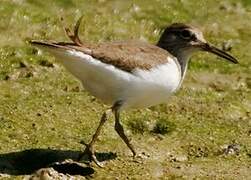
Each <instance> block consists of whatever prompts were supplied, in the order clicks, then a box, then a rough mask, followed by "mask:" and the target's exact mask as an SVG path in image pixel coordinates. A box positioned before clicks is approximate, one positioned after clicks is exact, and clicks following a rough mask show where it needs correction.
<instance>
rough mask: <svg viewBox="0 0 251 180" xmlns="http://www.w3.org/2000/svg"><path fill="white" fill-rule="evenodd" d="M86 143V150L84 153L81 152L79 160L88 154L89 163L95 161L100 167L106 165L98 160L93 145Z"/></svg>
mask: <svg viewBox="0 0 251 180" xmlns="http://www.w3.org/2000/svg"><path fill="white" fill-rule="evenodd" d="M84 145H85V146H86V147H85V150H84V152H83V153H81V154H80V155H79V158H78V160H79V161H81V160H83V159H85V156H87V159H88V163H91V162H92V161H93V162H94V163H95V164H96V165H97V166H98V167H100V168H102V167H104V165H103V164H102V163H100V162H99V161H98V159H97V157H96V155H95V152H94V150H93V148H92V146H90V145H89V144H85V143H84Z"/></svg>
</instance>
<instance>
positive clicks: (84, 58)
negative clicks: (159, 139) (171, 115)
mask: <svg viewBox="0 0 251 180" xmlns="http://www.w3.org/2000/svg"><path fill="white" fill-rule="evenodd" d="M47 50H49V51H50V52H51V53H53V54H54V55H55V56H56V59H58V60H59V61H60V62H61V63H62V64H63V65H64V66H65V67H66V68H67V69H68V70H69V71H70V72H71V73H72V74H73V75H74V76H75V77H77V78H78V79H79V80H80V81H81V82H82V84H83V86H84V87H85V88H86V90H88V91H89V92H90V93H91V94H92V95H94V96H96V97H97V98H99V99H101V100H103V101H104V102H106V103H109V104H113V103H115V102H116V101H118V100H122V101H123V102H124V105H123V107H122V108H123V109H128V108H142V107H149V106H152V105H156V104H159V103H163V102H166V101H167V99H168V97H169V96H170V94H171V93H173V92H174V91H175V90H176V89H177V88H178V87H179V82H180V80H181V73H180V69H179V66H177V64H176V61H175V60H173V59H169V60H168V63H166V64H163V65H160V66H158V67H155V68H152V69H151V70H150V71H146V70H140V69H135V71H134V72H133V73H128V72H125V71H122V70H120V69H118V68H116V67H114V66H113V65H108V64H105V63H102V62H101V61H99V60H97V59H95V58H93V57H91V56H89V55H86V54H84V53H82V52H78V51H75V50H67V51H63V50H60V49H47Z"/></svg>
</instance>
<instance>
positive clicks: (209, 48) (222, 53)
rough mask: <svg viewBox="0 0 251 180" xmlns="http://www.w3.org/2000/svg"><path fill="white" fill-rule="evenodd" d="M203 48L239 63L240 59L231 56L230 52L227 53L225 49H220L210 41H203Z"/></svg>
mask: <svg viewBox="0 0 251 180" xmlns="http://www.w3.org/2000/svg"><path fill="white" fill-rule="evenodd" d="M201 48H202V49H203V50H204V51H207V52H210V53H213V54H215V55H217V56H219V57H222V58H224V59H226V60H228V61H230V62H232V63H234V64H238V63H239V62H238V60H237V59H236V58H235V57H233V56H231V55H230V54H228V53H226V52H225V51H223V50H221V49H219V48H217V47H215V46H212V45H210V44H208V43H203V44H202V46H201Z"/></svg>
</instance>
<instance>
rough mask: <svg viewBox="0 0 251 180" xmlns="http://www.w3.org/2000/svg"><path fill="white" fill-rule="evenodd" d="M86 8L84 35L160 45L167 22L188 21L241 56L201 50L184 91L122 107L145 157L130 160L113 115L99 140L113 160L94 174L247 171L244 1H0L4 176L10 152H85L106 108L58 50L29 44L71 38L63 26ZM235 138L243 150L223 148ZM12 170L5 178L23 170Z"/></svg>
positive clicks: (250, 15) (228, 175)
mask: <svg viewBox="0 0 251 180" xmlns="http://www.w3.org/2000/svg"><path fill="white" fill-rule="evenodd" d="M82 14H84V18H83V23H82V24H81V27H80V36H81V38H82V39H83V40H84V41H91V42H99V41H113V40H124V39H125V40H127V39H137V40H138V39H140V40H142V41H149V42H151V43H155V42H156V41H157V39H158V38H159V36H160V33H161V32H162V31H163V29H164V28H165V26H166V25H168V24H170V23H172V22H187V23H192V24H195V25H198V26H200V27H201V28H202V29H203V31H204V33H205V36H206V39H208V40H209V41H210V42H211V43H213V44H215V45H217V46H218V47H222V43H223V42H227V41H231V42H232V44H231V45H232V46H233V47H232V50H231V54H233V55H235V56H236V57H237V58H238V59H239V61H240V64H239V65H232V64H229V63H227V62H224V61H221V60H220V59H219V58H216V57H215V56H213V55H208V54H205V53H204V54H203V53H199V54H197V55H195V56H193V57H192V60H191V62H190V66H189V71H188V74H187V76H186V79H185V82H184V84H183V86H182V89H181V90H180V91H179V92H178V93H177V94H176V95H174V96H173V97H172V98H171V99H170V103H169V104H166V105H158V106H155V107H151V108H148V109H144V110H136V111H130V112H127V113H123V114H122V118H123V120H122V121H123V124H124V125H125V128H126V133H127V134H128V135H130V136H131V137H132V139H133V143H134V144H135V146H136V149H137V151H138V152H143V154H144V155H145V156H146V157H145V158H143V159H140V160H137V161H133V158H132V157H131V154H130V152H129V150H128V149H127V148H126V147H125V145H124V144H123V142H121V140H120V139H119V138H118V136H117V134H116V133H115V131H113V126H114V122H113V120H112V119H111V120H109V121H108V123H107V124H106V125H105V128H104V130H103V131H102V135H101V137H100V139H99V141H98V143H97V144H96V148H97V151H98V152H113V153H117V158H115V159H113V160H110V161H107V163H106V166H105V168H103V169H100V168H95V173H94V175H93V177H94V179H104V178H105V179H115V178H118V179H126V178H129V179H142V177H146V179H193V178H195V179H248V178H249V177H250V175H251V174H250V172H251V171H250V158H251V157H250V154H251V148H250V147H251V141H250V131H251V128H250V127H251V111H250V109H251V92H250V88H251V85H250V84H251V83H250V74H251V68H250V67H251V60H250V59H251V52H250V45H251V44H250V42H251V31H250V29H251V23H250V22H251V21H250V20H251V4H250V1H248V0H242V1H241V0H239V1H234V0H228V1H227V0H225V1H220V0H207V1H195V0H190V1H171V0H170V1H167V0H158V1H157V0H156V1H154V3H153V1H146V0H145V1H143V0H136V1H123V0H119V1H106V0H93V1H87V0H85V1H80V0H63V1H62V0H54V1H49V0H44V1H38V0H22V1H16V0H2V1H1V2H0V15H1V19H0V102H1V103H0V128H1V131H0V144H1V146H0V174H1V173H6V168H4V167H5V166H6V163H5V160H6V158H5V157H6V154H8V153H11V152H16V153H17V154H18V155H22V152H23V151H24V150H32V149H41V150H42V149H48V148H49V149H54V150H57V151H63V150H64V151H66V150H71V151H75V152H78V151H80V150H82V149H83V148H84V147H83V145H82V144H81V143H80V142H81V141H84V142H88V141H89V140H90V138H91V135H92V134H93V132H94V130H95V128H96V126H97V123H98V121H99V118H100V116H101V112H102V111H103V110H104V109H106V108H107V106H105V105H103V104H102V103H100V102H99V100H97V99H95V98H94V97H92V96H90V95H89V94H88V92H86V91H85V90H84V89H83V88H82V87H81V85H80V83H79V82H78V81H77V80H76V79H75V78H74V77H73V76H71V75H70V74H69V73H68V72H67V71H66V70H65V69H64V68H63V67H62V66H61V65H60V64H58V63H57V62H56V61H55V59H54V58H53V57H52V56H50V55H49V54H46V53H41V52H40V51H37V50H36V49H35V48H33V47H31V46H30V45H28V44H27V40H29V39H52V40H59V41H65V40H67V38H66V36H65V33H64V31H63V24H65V25H66V26H71V25H73V24H74V22H75V21H76V20H77V19H78V18H79V16H81V15H82ZM60 17H63V18H64V22H61V21H60ZM154 130H155V132H158V133H160V134H158V133H153V132H154ZM169 131H170V132H171V133H169ZM231 145H232V146H233V147H238V148H239V149H238V153H237V152H235V151H233V153H232V154H228V153H224V152H227V151H226V150H224V148H226V147H232V146H231ZM7 169H8V168H7ZM9 169H10V170H12V171H13V172H14V171H15V168H14V167H13V168H12V169H11V168H9ZM12 171H11V172H12ZM13 172H12V173H7V174H9V175H8V176H7V178H9V179H14V178H15V179H22V178H23V177H24V176H25V174H22V173H21V174H17V173H16V174H15V173H13ZM0 177H1V175H0Z"/></svg>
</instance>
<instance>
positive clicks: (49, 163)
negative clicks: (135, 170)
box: [0, 149, 116, 176]
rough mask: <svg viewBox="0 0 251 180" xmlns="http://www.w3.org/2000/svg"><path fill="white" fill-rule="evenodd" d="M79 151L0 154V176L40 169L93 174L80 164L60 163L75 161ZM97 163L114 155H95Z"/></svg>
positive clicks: (31, 151) (92, 171)
mask: <svg viewBox="0 0 251 180" xmlns="http://www.w3.org/2000/svg"><path fill="white" fill-rule="evenodd" d="M80 153H81V152H80V151H70V150H52V149H28V150H24V151H19V152H11V153H6V154H0V174H9V175H29V174H32V173H34V172H36V171H37V170H39V169H41V168H48V167H52V168H54V169H55V170H56V171H58V172H59V173H63V174H70V175H82V176H87V175H91V174H93V173H94V169H93V168H92V167H90V166H88V165H86V164H83V166H82V165H80V164H81V163H77V162H76V163H61V162H64V161H65V160H67V159H71V160H72V162H74V161H77V159H78V157H79V155H80ZM96 156H97V159H98V160H99V161H101V162H102V161H107V160H111V159H115V158H116V154H114V153H112V152H108V153H96Z"/></svg>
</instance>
